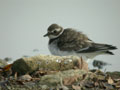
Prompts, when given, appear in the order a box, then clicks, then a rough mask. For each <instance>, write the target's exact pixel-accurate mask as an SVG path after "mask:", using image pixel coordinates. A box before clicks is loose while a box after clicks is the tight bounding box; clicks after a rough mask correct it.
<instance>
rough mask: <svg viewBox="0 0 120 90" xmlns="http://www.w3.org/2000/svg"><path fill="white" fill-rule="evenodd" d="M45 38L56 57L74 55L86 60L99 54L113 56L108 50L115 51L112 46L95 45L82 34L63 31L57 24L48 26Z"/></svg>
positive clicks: (67, 29)
mask: <svg viewBox="0 0 120 90" xmlns="http://www.w3.org/2000/svg"><path fill="white" fill-rule="evenodd" d="M46 36H48V37H49V43H48V47H49V50H50V52H51V53H52V54H53V55H58V56H67V55H76V56H79V57H82V58H83V59H85V60H88V59H92V58H94V57H95V56H97V55H101V54H109V55H114V54H113V53H112V52H111V51H110V50H114V49H117V48H116V47H115V46H112V45H108V44H100V43H95V42H93V41H92V40H90V39H89V38H88V37H87V36H86V35H85V34H83V33H82V32H78V31H76V30H75V29H72V28H66V29H63V27H61V26H59V25H58V24H52V25H50V26H49V27H48V32H47V34H45V35H44V37H46Z"/></svg>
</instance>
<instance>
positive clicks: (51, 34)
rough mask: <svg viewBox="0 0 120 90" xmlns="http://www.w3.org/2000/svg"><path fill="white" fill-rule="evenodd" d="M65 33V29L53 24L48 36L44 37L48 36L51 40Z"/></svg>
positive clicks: (49, 28)
mask: <svg viewBox="0 0 120 90" xmlns="http://www.w3.org/2000/svg"><path fill="white" fill-rule="evenodd" d="M62 32H63V28H62V27H61V26H59V25H57V24H52V25H50V26H49V27H48V30H47V34H45V35H44V37H46V36H48V37H49V38H50V39H54V38H57V37H59V36H60V35H61V34H62Z"/></svg>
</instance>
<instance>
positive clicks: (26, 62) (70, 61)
mask: <svg viewBox="0 0 120 90" xmlns="http://www.w3.org/2000/svg"><path fill="white" fill-rule="evenodd" d="M74 68H78V69H83V70H85V71H88V64H87V63H86V62H85V61H84V60H82V59H81V58H79V57H77V56H63V57H60V56H50V55H38V56H34V57H29V58H20V59H18V60H16V61H15V62H14V63H13V65H12V71H13V72H14V73H15V72H17V73H18V74H19V75H21V74H26V73H32V72H34V71H36V70H38V69H41V70H50V71H51V70H52V71H63V70H68V69H74Z"/></svg>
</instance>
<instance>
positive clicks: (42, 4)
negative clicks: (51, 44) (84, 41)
mask: <svg viewBox="0 0 120 90" xmlns="http://www.w3.org/2000/svg"><path fill="white" fill-rule="evenodd" d="M52 23H57V24H60V25H61V26H63V27H64V28H67V27H71V28H75V29H77V30H78V31H82V32H83V33H85V34H87V35H88V37H89V38H90V39H92V40H93V41H95V42H99V43H107V44H112V45H115V46H117V47H118V48H120V40H119V38H120V0H0V58H5V57H7V56H8V57H12V58H13V59H17V58H20V57H22V56H23V55H30V56H32V55H37V54H50V53H49V50H48V48H47V42H48V38H43V35H44V34H45V33H46V32H47V28H48V26H49V25H50V24H52ZM33 49H39V50H40V52H33V51H32V50H33ZM114 53H115V54H116V55H114V56H98V57H96V59H100V60H103V61H106V62H109V63H111V64H112V66H109V67H107V70H119V71H120V69H119V68H120V66H119V64H120V51H119V49H118V50H116V51H114Z"/></svg>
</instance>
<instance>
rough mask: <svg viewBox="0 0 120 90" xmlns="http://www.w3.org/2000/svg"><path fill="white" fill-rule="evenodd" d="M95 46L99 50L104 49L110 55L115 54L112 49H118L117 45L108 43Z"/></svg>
mask: <svg viewBox="0 0 120 90" xmlns="http://www.w3.org/2000/svg"><path fill="white" fill-rule="evenodd" d="M95 46H96V48H97V49H98V50H99V51H104V52H105V53H106V54H110V55H114V53H113V52H111V51H110V50H115V49H117V47H116V46H112V45H108V44H95Z"/></svg>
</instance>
